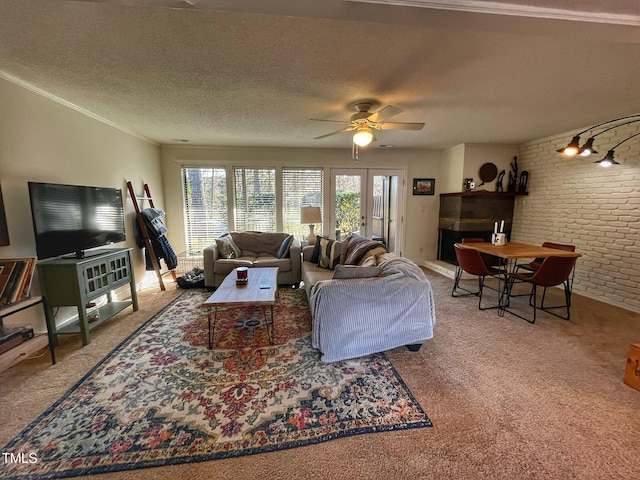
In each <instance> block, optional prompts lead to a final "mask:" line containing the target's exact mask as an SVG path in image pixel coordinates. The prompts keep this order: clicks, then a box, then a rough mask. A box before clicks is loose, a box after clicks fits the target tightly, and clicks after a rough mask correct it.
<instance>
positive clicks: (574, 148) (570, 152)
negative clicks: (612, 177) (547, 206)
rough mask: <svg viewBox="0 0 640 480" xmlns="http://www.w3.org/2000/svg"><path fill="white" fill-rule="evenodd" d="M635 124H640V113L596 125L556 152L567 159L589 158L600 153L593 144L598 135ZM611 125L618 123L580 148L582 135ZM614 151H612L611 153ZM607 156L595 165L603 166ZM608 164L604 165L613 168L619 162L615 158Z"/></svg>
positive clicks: (580, 133) (594, 136)
mask: <svg viewBox="0 0 640 480" xmlns="http://www.w3.org/2000/svg"><path fill="white" fill-rule="evenodd" d="M630 118H632V119H633V120H629V121H627V122H622V121H623V120H627V119H630ZM617 122H622V123H617ZM635 122H640V113H636V114H634V115H627V116H626V117H620V118H616V119H614V120H608V121H606V122H602V123H599V124H597V125H594V126H593V127H589V128H587V129H586V130H583V131H582V132H579V133H578V134H577V135H575V136H574V137H573V138H572V139H571V141H570V142H569V143H568V144H567V146H566V147H564V148H559V149H558V150H556V151H557V152H558V153H562V154H564V155H566V156H567V157H573V156H575V155H578V154H580V155H581V156H583V157H588V156H590V155H591V154H592V153H598V152H596V151H595V150H594V149H593V142H594V140H595V138H596V137H597V136H598V135H602V134H603V133H605V132H608V131H609V130H613V129H614V128H618V127H622V126H624V125H629V124H631V123H635ZM611 123H616V125H613V126H611V127H609V128H605V129H604V130H602V131H601V132H598V133H596V134H595V135H592V136H591V137H589V138H588V139H587V141H586V142H585V143H584V145H583V146H582V147H581V146H580V135H582V134H584V133H586V132H588V131H590V130H595V129H596V128H598V127H602V126H604V125H609V124H611ZM633 136H635V135H633ZM630 138H631V137H630ZM625 141H626V140H625ZM614 149H615V147H614V148H613V149H612V150H614ZM612 150H610V152H611V151H612ZM607 156H608V154H607ZM607 156H605V158H603V159H602V160H599V161H597V162H594V163H600V164H601V165H602V162H603V161H605V159H606V158H607ZM608 162H610V163H608V165H603V166H611V165H615V164H618V162H616V161H615V160H613V156H612V157H611V158H610V159H609V160H608ZM605 163H607V162H605Z"/></svg>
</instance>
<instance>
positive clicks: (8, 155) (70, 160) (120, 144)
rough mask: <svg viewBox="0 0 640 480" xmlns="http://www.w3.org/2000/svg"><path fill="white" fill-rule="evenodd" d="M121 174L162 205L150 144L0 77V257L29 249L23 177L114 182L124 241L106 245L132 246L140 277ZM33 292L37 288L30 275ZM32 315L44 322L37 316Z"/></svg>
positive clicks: (129, 205) (32, 251) (153, 149)
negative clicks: (0, 242) (0, 243)
mask: <svg viewBox="0 0 640 480" xmlns="http://www.w3.org/2000/svg"><path fill="white" fill-rule="evenodd" d="M127 180H131V181H132V182H133V184H134V185H135V186H137V188H138V189H139V190H140V191H141V189H142V183H143V181H146V182H148V183H149V184H150V186H151V188H152V192H153V193H154V195H157V198H158V199H159V202H158V203H159V207H160V208H162V205H163V202H162V198H163V191H162V176H161V169H160V157H159V147H158V146H157V145H153V144H151V143H149V142H146V141H143V140H142V139H140V138H137V137H135V136H132V135H129V134H127V133H125V132H123V131H121V130H118V129H117V128H114V127H113V126H109V125H107V124H105V123H103V122H100V121H98V120H96V119H94V118H91V117H89V116H87V115H85V114H83V113H80V112H78V111H76V110H74V109H72V108H69V107H68V106H64V105H62V104H60V103H58V102H56V101H53V100H52V99H50V98H46V97H45V96H43V95H40V94H38V93H35V92H34V91H31V90H29V89H27V88H23V87H22V86H19V85H16V84H14V83H11V82H9V81H7V80H5V79H2V78H0V182H1V185H2V195H3V198H4V204H5V210H6V215H7V223H8V229H9V240H10V243H11V244H10V245H9V246H4V247H0V258H11V257H20V256H35V254H36V252H35V241H34V235H33V228H32V223H31V208H30V205H29V193H28V190H27V182H28V181H42V182H52V183H67V184H77V185H95V186H109V187H117V188H122V189H123V196H124V201H125V214H126V227H127V229H126V235H127V241H126V242H123V243H121V244H118V245H114V246H118V247H122V246H129V247H134V259H135V274H136V278H137V279H138V280H139V279H141V278H142V275H143V274H144V273H145V272H144V263H143V259H142V255H141V250H140V249H138V248H137V247H136V245H135V240H134V236H133V229H132V226H133V221H134V213H133V204H132V203H131V200H130V199H129V198H128V196H127V195H126V181H127ZM33 292H34V294H38V293H39V285H38V282H37V278H36V279H35V280H34V285H33ZM31 310H36V309H31ZM31 310H30V311H31ZM16 317H18V316H17V315H16V316H14V317H11V319H12V320H13V319H14V318H16ZM18 321H19V320H18ZM34 321H36V322H37V323H38V325H36V327H38V329H39V330H43V329H44V321H43V319H42V318H38V319H35V320H34Z"/></svg>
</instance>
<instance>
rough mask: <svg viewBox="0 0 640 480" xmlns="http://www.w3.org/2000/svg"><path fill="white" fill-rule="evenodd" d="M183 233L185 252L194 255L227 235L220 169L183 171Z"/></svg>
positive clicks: (224, 183) (224, 187) (223, 177)
mask: <svg viewBox="0 0 640 480" xmlns="http://www.w3.org/2000/svg"><path fill="white" fill-rule="evenodd" d="M182 181H183V190H184V231H185V237H186V245H187V250H188V251H189V252H197V251H200V250H202V249H203V248H205V247H207V246H209V245H211V244H212V243H213V242H214V240H215V239H216V238H217V237H219V236H220V235H222V234H223V233H225V232H227V231H229V219H228V213H227V212H228V209H227V173H226V170H225V169H224V168H183V169H182Z"/></svg>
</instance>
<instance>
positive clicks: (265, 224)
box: [233, 168, 276, 232]
mask: <svg viewBox="0 0 640 480" xmlns="http://www.w3.org/2000/svg"><path fill="white" fill-rule="evenodd" d="M233 173H234V189H235V199H234V207H235V214H234V220H235V229H236V230H238V231H248V230H254V231H259V232H275V231H276V171H275V169H274V168H234V169H233Z"/></svg>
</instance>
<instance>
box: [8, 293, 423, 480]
mask: <svg viewBox="0 0 640 480" xmlns="http://www.w3.org/2000/svg"><path fill="white" fill-rule="evenodd" d="M208 296H209V293H207V292H203V291H202V290H187V291H185V292H184V293H183V294H182V295H181V296H180V297H178V298H177V299H176V300H174V301H173V302H172V303H171V304H169V305H168V306H167V307H165V308H164V309H163V310H162V311H160V312H159V313H158V314H156V315H155V316H154V317H153V318H152V319H150V320H149V321H148V322H147V323H145V324H144V325H143V326H142V327H140V328H139V329H138V330H137V331H136V332H135V333H133V334H132V335H131V336H130V337H129V338H127V339H126V340H125V341H123V342H122V343H121V344H120V345H119V346H118V347H117V348H116V349H115V350H114V351H113V352H111V353H110V354H109V355H108V356H107V357H106V358H104V359H103V360H102V361H101V362H100V363H99V364H98V365H96V366H95V367H94V368H93V369H92V370H91V371H90V372H89V373H88V374H87V375H86V376H85V377H84V378H83V379H82V380H80V381H79V382H78V383H77V384H76V385H75V386H74V387H73V388H71V389H70V390H69V391H68V392H67V393H66V394H65V395H64V396H63V397H62V398H61V399H60V400H58V401H57V402H56V403H55V404H54V405H53V406H52V407H50V408H49V409H48V410H47V411H46V412H45V413H43V414H42V415H41V416H40V417H39V418H38V419H37V420H35V421H34V422H33V423H32V424H31V425H30V426H29V427H27V428H26V429H25V430H24V431H23V432H22V433H21V434H20V435H18V437H16V438H15V439H14V440H12V441H11V442H10V443H9V444H8V445H7V446H5V447H4V448H3V449H2V451H3V452H12V453H13V454H14V455H16V457H17V456H18V455H23V457H24V458H25V459H27V460H28V461H25V462H16V463H11V462H9V463H5V464H4V465H3V467H6V468H4V469H3V470H2V472H1V473H0V478H17V479H27V478H33V479H35V478H38V479H44V478H66V477H75V476H86V475H92V474H97V473H104V472H116V471H122V470H133V469H138V468H145V467H154V466H161V465H172V464H179V463H187V462H200V461H208V460H217V459H224V458H230V457H238V456H242V455H249V454H257V453H265V452H270V451H275V450H281V449H287V448H294V447H302V446H305V445H310V444H314V443H319V442H324V441H328V440H332V439H336V438H340V437H346V436H350V435H358V434H365V433H372V432H383V431H389V430H396V429H408V428H419V427H429V426H431V422H430V420H429V418H428V417H427V415H426V414H425V412H424V411H423V410H422V408H421V407H420V405H419V404H418V403H417V402H416V400H415V399H414V397H413V395H412V394H411V392H410V391H409V389H408V388H407V387H406V385H405V384H404V382H403V381H402V379H401V378H400V376H399V375H398V373H397V372H396V370H395V369H394V367H393V366H392V365H391V363H390V362H389V361H388V359H387V357H386V356H385V355H384V354H376V355H372V356H368V357H362V358H359V359H355V360H347V361H342V362H336V363H330V364H325V363H322V362H321V361H320V354H319V352H318V351H317V350H315V349H314V348H312V347H311V332H310V330H311V316H310V313H309V307H308V305H307V299H306V295H305V292H304V289H298V290H290V289H281V290H280V300H279V301H278V302H277V304H276V307H275V342H274V345H269V337H268V332H267V330H266V328H265V327H264V326H262V325H257V326H256V325H255V323H258V322H255V321H251V320H255V316H256V315H257V314H260V315H262V312H257V313H256V312H254V309H251V308H244V307H243V308H230V309H227V310H225V311H222V312H219V315H218V325H217V327H216V329H215V333H216V338H215V347H214V349H213V350H209V349H208V348H207V344H208V326H207V312H206V309H204V308H202V307H201V304H202V302H203V301H204V300H205V299H206V298H207V297H208Z"/></svg>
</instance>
